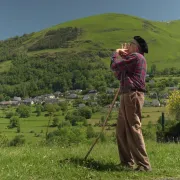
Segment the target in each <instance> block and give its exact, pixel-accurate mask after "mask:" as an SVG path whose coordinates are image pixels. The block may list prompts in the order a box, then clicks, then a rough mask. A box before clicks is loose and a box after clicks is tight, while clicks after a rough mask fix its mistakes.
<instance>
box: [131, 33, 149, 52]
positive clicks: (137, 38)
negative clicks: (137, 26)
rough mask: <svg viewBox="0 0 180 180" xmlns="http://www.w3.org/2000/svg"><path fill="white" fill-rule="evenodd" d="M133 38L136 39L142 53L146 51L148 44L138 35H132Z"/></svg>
mask: <svg viewBox="0 0 180 180" xmlns="http://www.w3.org/2000/svg"><path fill="white" fill-rule="evenodd" d="M134 39H135V40H136V41H137V43H138V44H139V46H140V47H141V51H142V52H143V53H148V45H147V43H146V41H145V40H144V39H143V38H142V37H140V36H134Z"/></svg>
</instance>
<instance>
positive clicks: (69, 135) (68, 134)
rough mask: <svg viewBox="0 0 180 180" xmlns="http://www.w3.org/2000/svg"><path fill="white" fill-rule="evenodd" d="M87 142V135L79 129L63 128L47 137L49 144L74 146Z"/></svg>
mask: <svg viewBox="0 0 180 180" xmlns="http://www.w3.org/2000/svg"><path fill="white" fill-rule="evenodd" d="M85 140H86V137H85V133H84V132H83V131H82V130H81V129H80V128H78V127H73V128H72V127H62V128H60V129H58V130H56V131H53V132H50V133H49V134H48V136H47V143H48V144H53V143H55V144H58V145H72V144H79V143H80V142H84V141H85Z"/></svg>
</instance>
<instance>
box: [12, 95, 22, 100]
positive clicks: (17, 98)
mask: <svg viewBox="0 0 180 180" xmlns="http://www.w3.org/2000/svg"><path fill="white" fill-rule="evenodd" d="M13 101H21V97H16V96H14V98H13Z"/></svg>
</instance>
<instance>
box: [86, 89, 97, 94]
mask: <svg viewBox="0 0 180 180" xmlns="http://www.w3.org/2000/svg"><path fill="white" fill-rule="evenodd" d="M88 93H89V94H94V95H97V90H90V91H89V92H88Z"/></svg>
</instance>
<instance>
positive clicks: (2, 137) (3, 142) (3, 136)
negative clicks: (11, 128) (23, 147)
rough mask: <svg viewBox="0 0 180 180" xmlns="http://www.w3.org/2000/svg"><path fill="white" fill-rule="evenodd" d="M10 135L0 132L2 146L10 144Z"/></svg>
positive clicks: (0, 145) (0, 144)
mask: <svg viewBox="0 0 180 180" xmlns="http://www.w3.org/2000/svg"><path fill="white" fill-rule="evenodd" d="M8 142H9V140H8V137H7V136H6V135H3V134H0V147H5V146H7V145H8Z"/></svg>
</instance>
